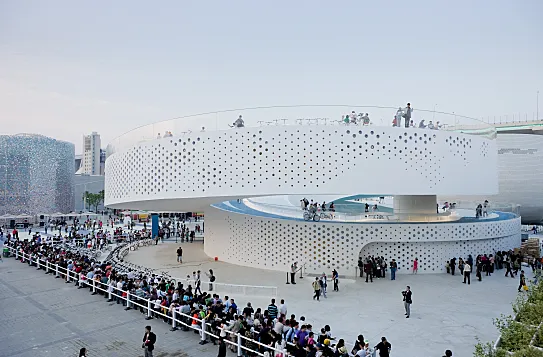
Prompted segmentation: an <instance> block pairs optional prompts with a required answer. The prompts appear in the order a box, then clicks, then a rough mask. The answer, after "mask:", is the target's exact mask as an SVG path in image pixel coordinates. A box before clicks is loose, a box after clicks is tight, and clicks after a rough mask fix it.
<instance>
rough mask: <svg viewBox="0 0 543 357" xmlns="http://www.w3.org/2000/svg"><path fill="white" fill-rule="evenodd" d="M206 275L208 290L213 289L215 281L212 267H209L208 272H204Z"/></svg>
mask: <svg viewBox="0 0 543 357" xmlns="http://www.w3.org/2000/svg"><path fill="white" fill-rule="evenodd" d="M206 275H207V278H208V279H209V291H213V282H215V275H214V274H213V269H209V273H206Z"/></svg>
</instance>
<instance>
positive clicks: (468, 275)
mask: <svg viewBox="0 0 543 357" xmlns="http://www.w3.org/2000/svg"><path fill="white" fill-rule="evenodd" d="M466 280H467V281H468V285H470V284H471V266H470V265H469V264H468V263H464V284H465V283H466Z"/></svg>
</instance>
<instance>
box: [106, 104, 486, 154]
mask: <svg viewBox="0 0 543 357" xmlns="http://www.w3.org/2000/svg"><path fill="white" fill-rule="evenodd" d="M355 110H360V111H361V113H359V114H362V113H363V112H369V116H370V117H371V119H370V118H367V117H365V114H364V116H358V115H357V116H356V119H354V120H350V119H349V115H350V114H351V112H352V111H355ZM397 111H398V107H386V106H365V105H324V104H319V105H283V106H281V105H278V106H262V107H253V108H241V109H228V110H222V111H216V112H204V113H199V114H193V115H185V116H181V117H176V118H172V119H169V120H163V121H159V122H155V123H152V124H147V125H143V126H140V127H137V128H135V129H133V130H131V131H128V132H126V133H124V134H122V135H120V136H118V137H116V138H114V139H113V140H112V141H111V142H110V143H109V145H108V147H107V155H108V156H109V155H111V154H113V153H115V152H117V151H119V150H123V149H126V148H128V147H132V146H134V145H136V144H138V143H139V142H145V141H150V140H155V139H157V138H158V135H159V134H162V133H164V135H165V137H167V138H169V137H180V136H183V137H187V136H188V137H190V138H192V137H195V136H198V133H201V132H206V131H221V130H229V129H228V126H229V125H230V123H232V122H233V121H234V120H235V119H236V117H237V114H240V115H241V114H243V115H244V116H245V117H244V118H243V120H244V127H263V126H288V125H290V126H300V125H308V126H318V125H320V126H323V125H324V126H330V125H336V126H338V125H346V124H349V125H351V126H353V124H354V123H356V124H354V125H355V127H356V125H361V126H369V127H372V128H376V127H389V126H391V125H392V124H391V123H392V120H393V119H394V116H395V115H396V113H397ZM234 112H237V113H236V114H235V115H234V114H233V113H234ZM355 114H356V113H355ZM345 117H347V120H346V121H344V120H345ZM362 118H367V120H366V119H364V120H362ZM422 119H424V120H425V122H426V124H429V122H430V121H433V122H435V123H436V124H437V123H438V122H439V123H440V129H441V130H445V131H455V132H464V133H467V134H472V135H484V136H487V137H488V138H490V139H495V137H496V129H495V128H494V127H493V126H492V125H490V124H488V123H485V122H483V121H481V120H480V119H477V118H472V117H468V116H464V115H459V114H455V113H446V112H440V111H436V110H426V109H418V108H415V109H413V112H412V120H413V124H414V125H413V127H417V128H418V127H419V124H420V123H419V122H420V121H421V120H422ZM403 121H404V119H402V122H403ZM347 122H349V123H347ZM230 127H232V125H230ZM403 127H404V125H402V126H401V127H399V129H402V128H403ZM436 129H437V128H436ZM230 130H236V129H230ZM429 130H432V129H429ZM161 138H163V137H161Z"/></svg>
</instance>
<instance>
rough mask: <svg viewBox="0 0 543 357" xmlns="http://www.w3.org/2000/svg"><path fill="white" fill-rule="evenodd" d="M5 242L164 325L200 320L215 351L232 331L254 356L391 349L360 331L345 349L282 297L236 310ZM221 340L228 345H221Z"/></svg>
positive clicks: (227, 301) (73, 256) (58, 250)
mask: <svg viewBox="0 0 543 357" xmlns="http://www.w3.org/2000/svg"><path fill="white" fill-rule="evenodd" d="M5 244H6V245H7V246H9V247H11V248H12V249H14V250H16V251H17V252H18V256H19V259H20V261H21V262H22V263H27V264H29V265H31V266H37V265H38V264H37V263H36V262H39V267H38V268H39V269H44V270H45V273H46V274H55V273H56V271H55V269H53V268H52V266H54V265H55V264H58V266H59V276H60V277H62V278H63V279H65V280H66V283H70V282H72V283H75V284H76V285H77V286H78V288H79V289H83V288H89V289H90V291H94V289H93V286H96V287H99V286H103V287H104V291H103V290H100V289H97V290H96V291H94V292H93V294H102V295H103V296H104V297H105V298H108V297H111V298H112V301H116V302H117V304H123V306H125V307H126V309H131V308H135V309H139V310H140V312H141V313H143V314H146V313H148V312H147V306H148V303H149V304H150V306H151V310H152V311H151V314H152V315H153V316H154V317H155V318H160V319H163V320H164V322H166V323H169V324H171V323H172V318H173V316H174V311H175V318H176V320H178V321H181V322H182V323H183V324H182V325H181V328H182V329H184V330H189V329H190V328H192V330H193V331H195V332H196V333H198V332H199V331H200V330H201V328H202V322H201V321H205V322H206V330H207V331H208V332H211V333H212V334H214V335H216V336H218V338H216V337H213V336H210V339H211V342H212V343H214V344H219V345H221V347H220V350H221V349H222V350H226V347H228V348H230V349H232V350H233V351H234V350H235V349H236V343H237V334H239V335H240V336H243V337H244V338H242V343H243V346H244V347H246V348H247V349H248V350H244V353H245V354H246V355H247V356H255V355H256V353H255V352H256V351H258V352H260V353H262V354H265V355H270V356H274V355H277V351H284V350H286V351H287V352H288V353H289V354H290V355H293V356H296V357H313V356H315V357H320V356H329V357H339V356H343V357H347V356H349V355H356V356H358V357H366V356H375V354H374V352H375V351H376V350H378V351H379V353H380V354H379V356H381V357H387V356H389V352H390V349H391V345H390V343H389V342H388V341H386V339H385V338H384V337H383V338H382V340H381V342H379V343H378V344H376V345H375V346H373V347H372V346H370V343H369V341H368V340H366V339H364V336H363V335H359V337H358V339H357V340H356V341H355V342H354V345H353V346H352V347H349V348H348V347H347V346H346V343H345V341H344V340H343V339H336V338H335V337H334V336H333V335H332V332H331V328H330V326H329V325H326V326H324V327H322V328H321V329H315V328H314V327H313V326H312V325H311V324H310V323H307V322H306V321H305V318H304V317H303V316H300V317H299V318H296V315H295V314H290V315H289V314H288V309H287V304H286V303H285V301H284V300H281V303H280V304H279V305H276V301H275V299H272V300H271V303H270V305H269V306H267V307H266V308H256V309H254V308H253V306H251V303H248V304H247V306H245V307H243V308H242V307H238V306H237V305H236V302H235V300H234V299H233V298H230V297H228V296H225V297H224V298H221V297H220V296H219V295H218V294H213V293H209V292H202V291H201V289H200V286H199V285H198V286H197V287H196V288H193V286H192V285H191V283H189V284H188V285H187V286H185V285H184V284H183V283H181V282H177V283H176V282H175V281H174V280H171V279H169V278H167V277H161V276H158V275H155V274H152V273H142V272H137V271H132V270H130V269H128V270H127V271H120V270H118V269H117V268H116V267H115V265H114V264H111V263H109V262H107V261H106V262H100V261H97V260H95V259H92V258H91V257H89V256H88V255H85V254H81V253H80V252H72V251H69V250H66V249H65V248H62V247H59V246H55V245H53V244H46V243H40V242H38V241H37V240H28V241H22V240H19V239H9V240H8V241H7V242H6V243H5ZM23 253H24V254H25V255H26V256H23ZM29 257H30V258H29ZM110 257H111V256H110ZM108 258H109V257H108ZM66 271H70V272H71V273H70V277H67V276H66ZM211 274H212V272H211ZM336 274H337V273H336ZM92 281H94V283H91V282H92ZM100 283H101V284H100ZM210 285H211V284H210ZM127 296H128V300H129V302H128V303H127ZM189 326H190V328H189ZM225 340H230V341H231V342H232V343H233V344H230V345H229V346H227V345H226V344H225ZM255 341H258V344H257V343H256V342H255ZM252 351H255V352H252Z"/></svg>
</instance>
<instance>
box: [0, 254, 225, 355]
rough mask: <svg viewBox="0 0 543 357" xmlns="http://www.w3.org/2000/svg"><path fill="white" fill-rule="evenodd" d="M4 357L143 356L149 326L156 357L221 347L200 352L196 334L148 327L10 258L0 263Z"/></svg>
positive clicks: (137, 315)
mask: <svg viewBox="0 0 543 357" xmlns="http://www.w3.org/2000/svg"><path fill="white" fill-rule="evenodd" d="M0 304H1V308H0V336H2V343H1V344H0V356H1V357H8V356H17V357H37V356H40V357H64V356H66V357H74V356H77V355H78V353H79V349H80V348H81V347H86V348H87V349H88V351H89V353H88V355H89V356H100V357H139V356H143V350H142V349H141V339H142V337H143V332H144V327H145V326H146V325H147V324H149V325H151V326H152V328H153V331H154V332H155V333H156V334H157V345H156V346H157V347H156V349H155V354H154V355H155V356H156V357H185V356H186V357H192V356H199V357H200V356H204V357H205V356H216V355H217V347H216V346H213V345H212V344H207V345H204V346H200V345H199V344H198V341H199V339H198V338H199V335H195V334H194V333H193V332H183V331H175V332H170V331H169V326H168V325H167V324H165V323H163V322H162V321H158V320H151V321H146V320H145V319H144V316H143V315H141V314H140V313H139V311H134V310H131V311H124V309H123V308H122V307H121V305H117V304H115V303H113V304H111V303H108V302H107V301H106V299H104V298H103V297H102V296H101V295H94V296H93V295H91V294H90V293H89V291H88V290H87V289H81V290H78V289H77V288H75V287H74V285H73V284H66V283H65V282H64V281H62V279H55V278H54V277H51V276H48V275H45V274H44V272H43V271H42V270H40V271H37V270H36V269H35V268H31V267H29V266H28V265H27V264H22V263H19V262H17V261H15V260H14V259H13V258H4V263H3V264H2V263H0Z"/></svg>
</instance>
